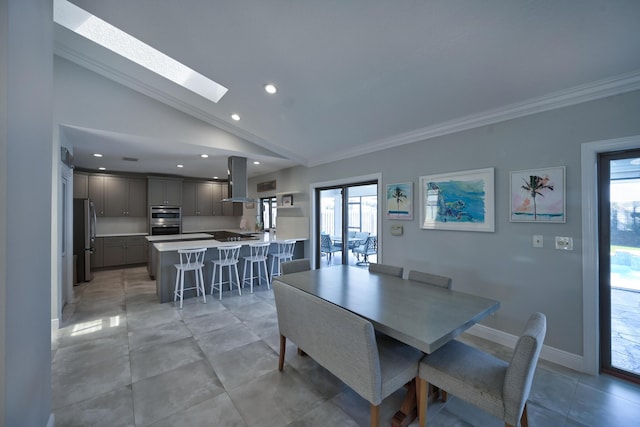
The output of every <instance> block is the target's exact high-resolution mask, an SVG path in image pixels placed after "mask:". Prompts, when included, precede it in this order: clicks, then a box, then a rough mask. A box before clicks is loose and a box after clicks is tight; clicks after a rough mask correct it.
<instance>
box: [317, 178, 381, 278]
mask: <svg viewBox="0 0 640 427" xmlns="http://www.w3.org/2000/svg"><path fill="white" fill-rule="evenodd" d="M363 183H367V184H376V185H377V186H378V212H377V215H378V221H377V231H376V233H377V238H378V248H382V208H383V206H382V205H383V202H384V200H383V197H382V196H383V194H382V193H383V191H382V174H381V173H375V174H370V175H361V176H354V177H350V178H343V179H338V180H334V181H325V182H316V183H312V184H311V185H310V186H309V187H310V188H309V194H310V195H311V209H310V212H311V218H310V221H309V222H310V230H309V231H310V259H311V264H312V268H318V266H319V260H320V255H321V254H320V221H319V210H320V203H319V202H318V197H317V190H320V189H329V188H338V187H342V186H350V185H361V184H363ZM347 202H348V201H347V200H345V198H344V197H343V201H342V203H343V209H347V206H346V205H345V204H346V203H347ZM343 229H344V224H343ZM343 234H344V230H343ZM344 238H345V236H344V235H343V242H344V241H345V240H344ZM343 252H344V251H343ZM344 256H345V255H344V254H343V262H344ZM347 256H348V255H347ZM377 260H378V262H382V253H381V250H380V249H378V256H377Z"/></svg>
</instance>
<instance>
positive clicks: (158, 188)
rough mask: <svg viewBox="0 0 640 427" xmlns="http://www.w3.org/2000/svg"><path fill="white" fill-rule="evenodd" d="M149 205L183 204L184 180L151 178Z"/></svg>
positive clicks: (149, 182)
mask: <svg viewBox="0 0 640 427" xmlns="http://www.w3.org/2000/svg"><path fill="white" fill-rule="evenodd" d="M148 184H149V187H148V188H149V193H148V194H149V205H152V206H158V205H172V206H182V180H177V179H167V178H149V181H148Z"/></svg>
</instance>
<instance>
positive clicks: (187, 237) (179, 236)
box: [147, 233, 211, 243]
mask: <svg viewBox="0 0 640 427" xmlns="http://www.w3.org/2000/svg"><path fill="white" fill-rule="evenodd" d="M210 238H211V234H208V233H191V234H168V235H162V236H147V240H148V241H149V242H152V243H153V242H169V241H172V240H197V239H200V240H202V239H210Z"/></svg>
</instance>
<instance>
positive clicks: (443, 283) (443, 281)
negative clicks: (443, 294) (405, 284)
mask: <svg viewBox="0 0 640 427" xmlns="http://www.w3.org/2000/svg"><path fill="white" fill-rule="evenodd" d="M409 280H413V281H415V282H422V283H426V284H427V285H432V286H439V287H441V288H445V289H451V277H446V276H438V275H437V274H431V273H424V272H422V271H416V270H409Z"/></svg>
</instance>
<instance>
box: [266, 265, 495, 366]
mask: <svg viewBox="0 0 640 427" xmlns="http://www.w3.org/2000/svg"><path fill="white" fill-rule="evenodd" d="M276 280H279V281H281V282H284V283H286V284H289V285H291V286H294V287H296V288H298V289H301V290H303V291H306V292H309V293H311V294H313V295H316V296H318V297H320V298H322V299H324V300H327V301H329V302H331V303H333V304H336V305H339V306H341V307H344V308H346V309H347V310H349V311H351V312H353V313H356V314H358V315H360V316H362V317H364V318H366V319H368V320H370V321H371V323H373V325H374V327H375V329H377V330H379V331H380V332H383V333H385V334H387V335H389V336H391V337H393V338H395V339H397V340H399V341H402V342H404V343H406V344H409V345H411V346H413V347H416V348H418V349H420V350H422V351H424V352H425V353H431V352H433V351H435V350H437V349H438V348H440V347H441V346H443V345H444V344H446V343H447V342H448V341H450V340H452V339H454V338H455V337H456V336H458V335H460V334H461V333H462V332H464V331H465V330H466V329H468V328H469V327H471V326H472V325H473V324H475V323H477V322H478V321H480V320H481V319H483V318H484V317H486V316H488V315H489V314H491V313H493V312H495V311H496V310H498V308H500V303H499V302H498V301H496V300H492V299H489V298H484V297H479V296H475V295H470V294H465V293H462V292H457V291H452V290H448V289H442V288H439V287H436V286H429V285H426V284H424V283H420V282H415V281H410V280H406V279H401V278H398V277H393V276H389V275H386V274H376V273H370V272H369V271H368V270H367V269H363V268H357V267H349V266H346V265H339V266H334V267H323V268H320V269H318V270H310V271H303V272H300V273H293V274H287V275H283V276H279V277H278V278H277V279H276Z"/></svg>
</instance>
